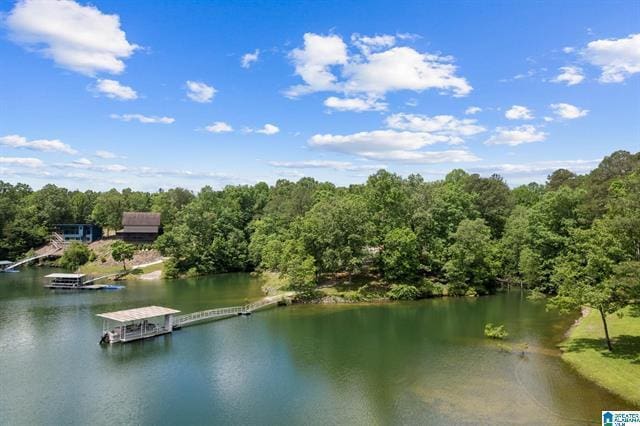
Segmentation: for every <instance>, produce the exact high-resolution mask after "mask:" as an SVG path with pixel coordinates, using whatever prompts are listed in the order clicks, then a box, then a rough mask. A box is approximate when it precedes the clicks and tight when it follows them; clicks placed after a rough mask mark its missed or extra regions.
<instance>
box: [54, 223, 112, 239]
mask: <svg viewBox="0 0 640 426" xmlns="http://www.w3.org/2000/svg"><path fill="white" fill-rule="evenodd" d="M56 231H57V232H58V234H60V236H61V237H62V238H64V240H65V241H80V242H83V243H92V242H94V241H97V240H99V239H100V238H102V228H101V227H100V226H98V225H95V224H92V223H61V224H59V225H56Z"/></svg>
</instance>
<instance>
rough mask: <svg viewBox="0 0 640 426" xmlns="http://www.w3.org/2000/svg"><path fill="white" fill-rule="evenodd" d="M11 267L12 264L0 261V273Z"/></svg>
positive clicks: (8, 261)
mask: <svg viewBox="0 0 640 426" xmlns="http://www.w3.org/2000/svg"><path fill="white" fill-rule="evenodd" d="M11 265H13V262H12V261H10V260H0V271H4V270H6V269H7V268H8V267H9V266H11Z"/></svg>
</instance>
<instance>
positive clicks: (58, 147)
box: [0, 135, 78, 155]
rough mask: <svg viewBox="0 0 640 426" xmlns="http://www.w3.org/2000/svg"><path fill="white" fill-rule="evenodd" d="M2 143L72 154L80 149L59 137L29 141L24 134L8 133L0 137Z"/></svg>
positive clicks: (0, 143)
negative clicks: (72, 146) (74, 147)
mask: <svg viewBox="0 0 640 426" xmlns="http://www.w3.org/2000/svg"><path fill="white" fill-rule="evenodd" d="M0 145H4V146H8V147H11V148H24V149H30V150H32V151H45V152H63V153H65V154H71V155H73V154H77V153H78V151H76V150H75V149H73V148H71V147H70V146H69V145H67V144H66V143H62V142H61V141H59V140H58V139H51V140H50V139H36V140H33V141H29V140H27V138H25V137H24V136H19V135H7V136H2V137H0Z"/></svg>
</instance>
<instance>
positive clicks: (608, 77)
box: [582, 33, 640, 83]
mask: <svg viewBox="0 0 640 426" xmlns="http://www.w3.org/2000/svg"><path fill="white" fill-rule="evenodd" d="M582 53H583V55H584V57H585V58H586V59H587V61H589V62H590V63H591V64H592V65H595V66H598V67H600V69H601V70H602V74H601V75H600V82H602V83H620V82H623V81H624V80H625V79H626V78H628V77H629V76H631V75H633V74H636V73H639V72H640V33H638V34H631V35H629V36H628V37H627V38H620V39H605V40H595V41H592V42H590V43H588V44H587V47H586V48H585V49H584V51H583V52H582Z"/></svg>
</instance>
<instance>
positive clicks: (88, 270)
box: [78, 261, 122, 275]
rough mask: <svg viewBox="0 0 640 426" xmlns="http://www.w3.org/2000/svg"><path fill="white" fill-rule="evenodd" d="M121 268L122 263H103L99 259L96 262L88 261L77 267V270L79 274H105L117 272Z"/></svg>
mask: <svg viewBox="0 0 640 426" xmlns="http://www.w3.org/2000/svg"><path fill="white" fill-rule="evenodd" d="M121 270H122V265H119V266H116V265H110V266H109V265H103V264H101V263H100V262H99V261H97V262H89V263H87V264H84V265H82V266H81V267H80V268H78V272H80V273H81V274H89V275H106V274H111V273H113V272H118V271H121Z"/></svg>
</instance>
